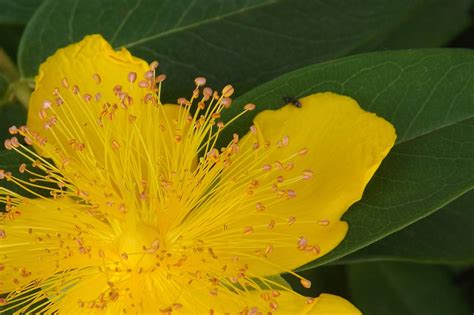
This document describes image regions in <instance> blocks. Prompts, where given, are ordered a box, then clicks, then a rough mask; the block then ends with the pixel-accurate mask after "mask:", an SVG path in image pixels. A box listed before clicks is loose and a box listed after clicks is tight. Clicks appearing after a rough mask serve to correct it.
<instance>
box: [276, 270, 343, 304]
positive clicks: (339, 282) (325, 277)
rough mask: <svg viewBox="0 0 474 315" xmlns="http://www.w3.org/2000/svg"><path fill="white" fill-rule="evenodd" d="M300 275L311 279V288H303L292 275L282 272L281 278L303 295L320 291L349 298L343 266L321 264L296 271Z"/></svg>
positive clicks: (320, 292)
mask: <svg viewBox="0 0 474 315" xmlns="http://www.w3.org/2000/svg"><path fill="white" fill-rule="evenodd" d="M298 274H299V275H300V276H302V277H303V278H305V279H307V280H309V281H311V288H309V289H308V288H304V287H303V286H302V285H301V282H300V279H299V278H297V277H295V276H294V275H290V274H284V275H283V278H284V279H285V280H286V282H287V283H289V284H290V285H291V287H292V288H293V290H294V291H296V292H298V293H299V294H301V295H304V296H310V297H315V296H319V295H320V294H322V293H329V294H334V295H338V296H341V297H344V298H346V299H347V298H349V296H348V295H349V292H348V288H347V275H346V268H345V266H334V265H328V266H321V267H317V268H313V269H309V270H304V271H301V272H298Z"/></svg>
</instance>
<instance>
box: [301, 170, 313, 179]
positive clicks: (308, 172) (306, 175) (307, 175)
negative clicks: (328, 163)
mask: <svg viewBox="0 0 474 315" xmlns="http://www.w3.org/2000/svg"><path fill="white" fill-rule="evenodd" d="M312 177H313V171H311V170H304V171H303V179H311V178H312Z"/></svg>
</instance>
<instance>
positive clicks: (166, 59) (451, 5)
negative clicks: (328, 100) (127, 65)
mask: <svg viewBox="0 0 474 315" xmlns="http://www.w3.org/2000/svg"><path fill="white" fill-rule="evenodd" d="M468 5H469V0H417V1H413V0H400V1H391V0H369V1H364V2H363V5H361V2H360V1H355V0H352V1H342V0H337V1H331V2H327V3H326V2H320V1H306V0H293V1H285V0H254V1H220V0H206V1H203V0H201V1H193V0H178V1H155V0H143V1H139V2H137V1H132V0H128V1H122V2H121V3H120V5H118V4H117V2H116V1H115V0H103V1H78V0H69V1H56V0H47V1H45V2H44V4H43V5H42V6H41V7H40V9H38V11H37V12H36V13H35V15H34V17H33V18H32V20H31V21H30V23H28V26H27V29H26V30H25V34H24V37H23V39H22V42H21V46H20V51H19V65H20V70H21V73H22V76H23V77H33V76H34V75H35V74H36V73H37V69H38V66H39V64H40V63H41V62H42V61H43V60H45V58H46V57H47V56H49V55H51V54H52V53H53V52H54V51H55V50H56V49H57V48H59V47H63V46H65V45H67V44H70V43H72V42H76V41H78V40H80V39H82V38H83V37H84V35H86V34H91V33H100V34H103V35H104V37H105V38H106V39H107V40H109V41H110V42H111V44H112V45H113V46H114V47H116V48H118V47H122V46H125V47H127V48H129V49H130V50H131V51H132V52H133V53H134V54H135V55H137V56H140V57H143V58H145V59H146V60H149V61H151V60H154V59H158V60H159V61H160V62H161V64H162V70H163V71H164V72H165V73H167V75H168V79H167V81H166V89H165V97H167V98H168V99H172V100H175V99H176V97H178V96H187V95H189V94H190V91H191V90H192V89H193V88H194V83H193V79H194V78H195V77H196V76H198V75H204V76H206V77H207V78H208V83H209V84H210V85H212V86H215V87H219V86H223V85H224V84H227V83H232V84H234V85H235V87H236V90H237V93H243V92H245V91H247V90H248V89H250V88H251V87H253V86H255V85H258V84H261V83H263V82H265V81H267V80H269V79H272V78H275V77H276V76H278V75H281V74H283V73H286V72H288V71H290V70H293V69H297V68H300V67H303V66H306V65H308V64H313V63H317V62H321V61H325V60H329V59H333V58H337V57H342V56H346V55H349V54H351V53H353V52H360V51H369V50H374V49H377V48H378V47H383V48H409V47H412V46H413V45H414V43H416V47H425V46H433V45H435V46H436V45H439V44H442V43H444V42H446V41H447V40H449V39H450V38H451V37H452V36H453V35H454V34H455V33H456V32H457V30H460V29H462V28H463V27H464V26H465V25H466V24H467V21H468V10H467V8H468ZM441 7H443V8H444V9H443V10H441V9H440V8H441ZM448 19H449V21H448ZM407 23H408V24H407ZM406 25H409V26H410V30H409V34H410V35H409V36H407V35H406V30H407V26H406ZM405 39H406V40H405ZM392 40H393V44H392Z"/></svg>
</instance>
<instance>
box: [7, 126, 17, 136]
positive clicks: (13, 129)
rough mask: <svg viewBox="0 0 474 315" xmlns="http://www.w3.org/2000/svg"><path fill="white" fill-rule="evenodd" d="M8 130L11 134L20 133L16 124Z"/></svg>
mask: <svg viewBox="0 0 474 315" xmlns="http://www.w3.org/2000/svg"><path fill="white" fill-rule="evenodd" d="M8 132H9V133H10V134H11V135H16V134H17V133H18V128H17V127H16V126H11V127H10V128H8Z"/></svg>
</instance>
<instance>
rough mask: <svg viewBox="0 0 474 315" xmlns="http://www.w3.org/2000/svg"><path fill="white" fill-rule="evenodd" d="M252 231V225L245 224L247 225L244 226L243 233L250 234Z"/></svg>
mask: <svg viewBox="0 0 474 315" xmlns="http://www.w3.org/2000/svg"><path fill="white" fill-rule="evenodd" d="M252 233H253V227H251V226H247V227H245V228H244V234H245V235H250V234H252Z"/></svg>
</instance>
